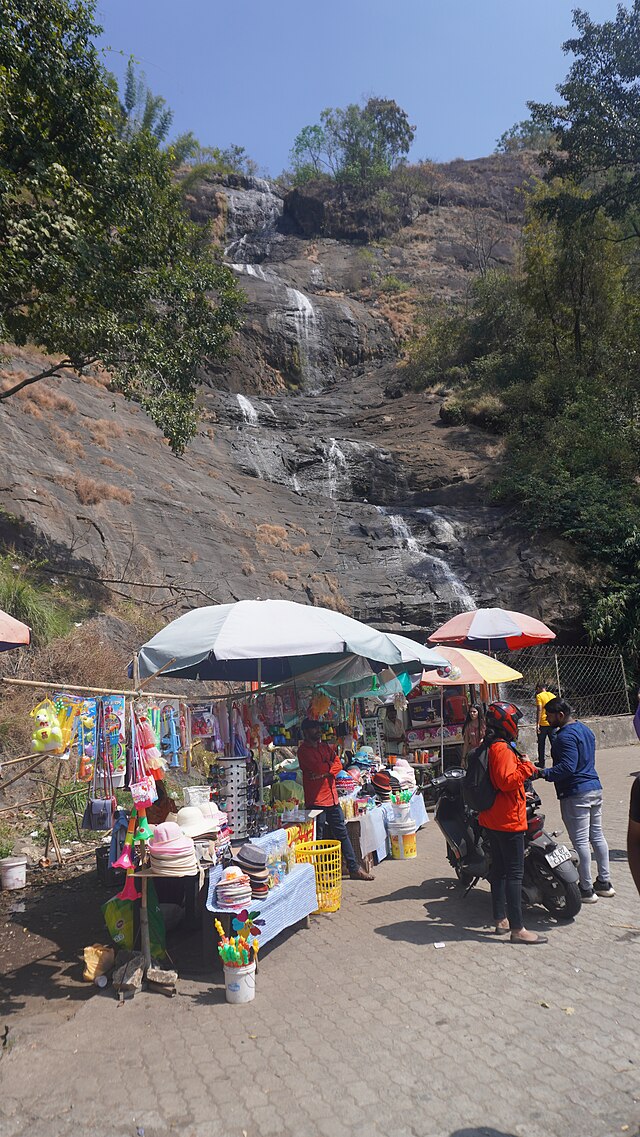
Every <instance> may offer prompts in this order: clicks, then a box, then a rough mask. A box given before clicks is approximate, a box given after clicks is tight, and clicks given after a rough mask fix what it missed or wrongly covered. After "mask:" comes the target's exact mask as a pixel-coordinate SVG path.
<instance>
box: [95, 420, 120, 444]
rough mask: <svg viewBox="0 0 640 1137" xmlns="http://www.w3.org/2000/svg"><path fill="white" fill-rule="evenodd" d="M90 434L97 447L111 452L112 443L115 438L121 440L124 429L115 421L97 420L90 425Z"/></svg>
mask: <svg viewBox="0 0 640 1137" xmlns="http://www.w3.org/2000/svg"><path fill="white" fill-rule="evenodd" d="M88 430H89V434H90V435H91V441H92V442H93V444H94V445H95V446H99V447H100V449H101V450H111V443H112V441H113V439H114V438H121V437H122V435H123V433H124V432H123V430H122V427H121V426H119V425H118V423H117V422H115V421H114V420H113V419H108V418H97V419H96V420H95V421H94V422H90V423H89V424H88Z"/></svg>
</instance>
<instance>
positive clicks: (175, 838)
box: [147, 821, 198, 876]
mask: <svg viewBox="0 0 640 1137" xmlns="http://www.w3.org/2000/svg"><path fill="white" fill-rule="evenodd" d="M147 848H148V849H149V855H150V858H151V871H152V872H153V873H154V875H155V876H195V874H196V873H197V871H198V862H197V860H196V850H195V846H194V844H193V841H192V840H191V837H187V836H185V834H184V833H183V832H182V829H181V828H180V826H179V825H177V824H176V822H175V821H164V822H163V823H162V825H156V828H155V832H154V834H153V837H152V838H151V840H150V841H149V844H148V846H147Z"/></svg>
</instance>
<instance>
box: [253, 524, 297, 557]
mask: <svg viewBox="0 0 640 1137" xmlns="http://www.w3.org/2000/svg"><path fill="white" fill-rule="evenodd" d="M256 544H258V545H270V546H271V548H273V549H282V550H283V551H284V552H287V553H289V552H291V545H290V544H289V541H288V540H287V530H286V529H285V528H284V526H283V525H267V524H264V525H257V526H256Z"/></svg>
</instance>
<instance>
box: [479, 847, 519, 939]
mask: <svg viewBox="0 0 640 1137" xmlns="http://www.w3.org/2000/svg"><path fill="white" fill-rule="evenodd" d="M488 833H489V840H490V844H491V881H490V883H491V903H492V905H493V918H494V920H495V922H496V924H498V923H499V922H500V921H501V920H504V918H505V916H508V917H509V927H510V928H511V931H512V932H519V931H520V929H521V928H523V927H524V921H523V919H522V878H523V876H524V833H505V832H503V830H501V829H489V830H488Z"/></svg>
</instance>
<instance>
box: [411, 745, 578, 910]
mask: <svg viewBox="0 0 640 1137" xmlns="http://www.w3.org/2000/svg"><path fill="white" fill-rule="evenodd" d="M464 779H465V771H464V770H463V769H462V768H461V767H459V766H453V767H451V768H450V769H448V770H445V772H444V774H441V775H440V777H438V778H434V779H433V781H432V787H433V793H434V795H435V798H436V811H435V821H436V824H437V825H438V827H439V829H440V830H441V832H442V834H443V836H444V839H445V841H446V842H447V859H448V861H449V864H450V865H451V866H452V867H453V869H454V871H455V873H456V876H457V877H458V880H459V881H460V882H461V884H463V885H464V886H465V892H464V895H465V896H466V895H467V893H468V892H469V891H470V889H472V888H473V887H474V885H475V884H477V883H478V881H479V880H480V879H481V878H482V879H484V880H488V879H489V878H490V872H491V848H490V844H489V838H488V834H487V831H486V830H483V828H482V826H481V825H479V824H478V817H477V814H476V813H474V812H473V810H470V809H469V808H468V807H467V805H466V803H465V800H464V797H463V793H462V786H463V783H464ZM525 789H526V794H527V831H526V833H525V839H524V843H525V848H524V878H523V881H522V895H523V899H524V900H525V902H526V903H527V904H542V905H543V907H544V908H546V909H547V911H548V912H551V913H552V915H554V916H556V917H557V919H559V920H572V919H573V917H574V916H577V914H578V912H579V911H580V909H581V907H582V897H581V895H580V883H579V876H578V870H577V868H576V865H577V863H578V857H577V854H576V853H572V852H571V850H570V849H568V848H567V847H566V845H559V844H558V842H557V841H556V840H555V838H556V837H557V836H559V834H558V833H552V834H550V833H547V832H545V829H544V814H543V813H539V812H538V810H539V807H540V806H541V805H542V801H541V799H540V797H539V795H538V794H537V793H536V792H535V790H534V789H533V788H531V783H529V788H528V789H527V787H526V786H525Z"/></svg>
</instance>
